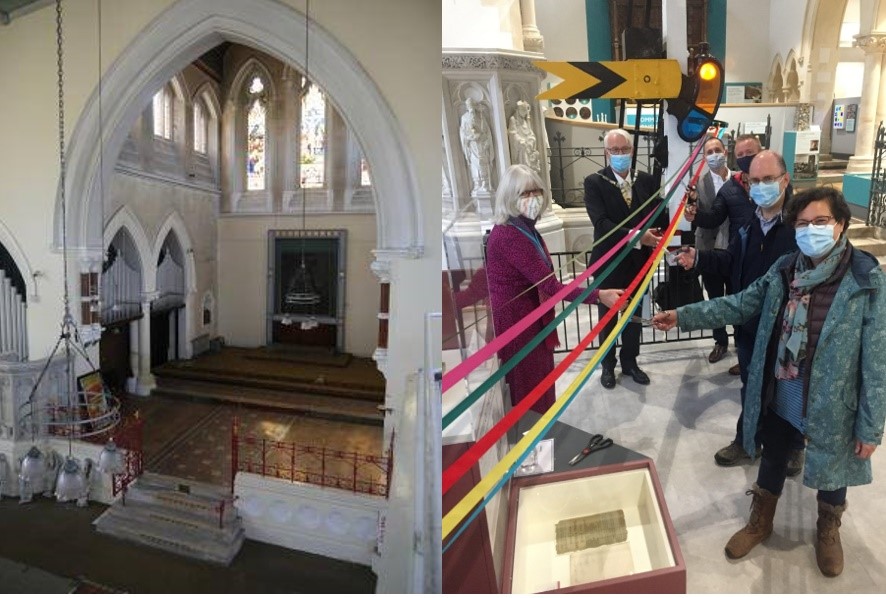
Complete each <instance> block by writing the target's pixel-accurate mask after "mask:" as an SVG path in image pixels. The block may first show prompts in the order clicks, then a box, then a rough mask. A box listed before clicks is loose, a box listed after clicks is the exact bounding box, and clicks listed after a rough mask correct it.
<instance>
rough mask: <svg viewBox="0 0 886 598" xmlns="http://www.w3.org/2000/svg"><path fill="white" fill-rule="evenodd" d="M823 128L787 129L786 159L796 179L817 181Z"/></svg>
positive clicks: (799, 180)
mask: <svg viewBox="0 0 886 598" xmlns="http://www.w3.org/2000/svg"><path fill="white" fill-rule="evenodd" d="M820 145H821V130H819V129H818V128H814V129H812V130H809V131H785V134H784V160H785V165H786V166H787V167H788V172H790V173H791V178H792V179H793V180H795V181H798V182H802V181H815V180H816V179H817V178H818V156H819V146H820Z"/></svg>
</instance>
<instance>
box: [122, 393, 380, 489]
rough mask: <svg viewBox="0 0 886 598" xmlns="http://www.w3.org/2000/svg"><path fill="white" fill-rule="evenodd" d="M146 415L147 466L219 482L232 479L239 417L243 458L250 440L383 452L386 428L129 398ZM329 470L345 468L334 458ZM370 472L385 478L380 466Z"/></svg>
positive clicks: (308, 461)
mask: <svg viewBox="0 0 886 598" xmlns="http://www.w3.org/2000/svg"><path fill="white" fill-rule="evenodd" d="M128 401H129V408H135V407H137V408H138V410H139V412H140V415H141V416H142V417H143V418H144V419H145V428H144V436H145V439H144V447H145V468H146V469H147V470H148V471H154V472H157V473H164V474H167V475H174V476H177V477H182V478H186V479H192V480H199V481H203V482H209V483H213V484H219V485H227V484H229V483H230V480H231V426H232V423H233V421H234V418H237V420H238V421H239V434H238V435H239V437H240V439H241V441H240V444H241V462H242V461H243V460H245V459H246V458H247V457H248V452H247V451H246V450H245V448H242V447H243V446H244V445H245V442H244V441H245V439H254V440H255V441H257V442H259V443H260V442H261V440H262V439H265V440H267V441H269V442H274V441H281V442H283V443H286V444H287V445H288V444H289V443H295V444H298V445H299V446H302V447H311V448H327V449H332V450H335V451H344V452H348V453H353V452H356V453H360V454H364V455H370V456H375V457H380V456H382V455H383V454H384V447H383V446H382V427H381V426H373V425H367V424H357V423H352V422H348V421H338V420H330V419H317V418H309V417H305V416H301V415H293V414H290V413H286V412H283V411H276V410H270V409H257V408H249V407H243V406H233V405H223V404H213V403H207V402H201V401H184V400H177V399H166V398H161V397H150V398H147V399H142V398H130V399H128ZM313 460H314V459H312V458H311V457H309V456H303V457H302V458H301V461H300V462H299V463H298V464H297V465H298V469H302V470H304V469H311V468H312V467H313V463H312V462H313ZM325 465H326V468H327V473H329V474H332V475H337V473H338V471H339V470H340V469H341V468H343V467H345V466H344V465H343V464H342V461H341V460H338V461H336V460H334V459H329V460H327V462H326V464H325ZM363 473H365V475H366V476H374V477H375V478H379V479H380V478H381V477H383V472H381V471H379V470H378V469H377V468H376V469H375V471H374V472H373V470H372V468H367V469H366V470H365V472H363Z"/></svg>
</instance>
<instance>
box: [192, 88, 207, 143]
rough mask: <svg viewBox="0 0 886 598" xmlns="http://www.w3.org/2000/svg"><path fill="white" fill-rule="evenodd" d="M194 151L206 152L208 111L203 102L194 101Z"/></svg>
mask: <svg viewBox="0 0 886 598" xmlns="http://www.w3.org/2000/svg"><path fill="white" fill-rule="evenodd" d="M194 151H195V152H199V153H201V154H205V153H206V113H205V112H204V111H203V104H202V103H201V102H199V101H198V102H194Z"/></svg>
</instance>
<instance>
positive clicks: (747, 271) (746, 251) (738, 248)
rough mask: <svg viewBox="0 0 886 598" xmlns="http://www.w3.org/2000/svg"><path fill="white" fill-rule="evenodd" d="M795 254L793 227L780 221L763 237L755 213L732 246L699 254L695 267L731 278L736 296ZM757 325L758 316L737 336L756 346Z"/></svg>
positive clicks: (706, 272)
mask: <svg viewBox="0 0 886 598" xmlns="http://www.w3.org/2000/svg"><path fill="white" fill-rule="evenodd" d="M724 187H725V185H724ZM730 218H731V216H730ZM794 251H797V239H796V236H795V234H794V229H793V228H791V227H789V226H787V225H785V224H784V222H783V221H782V220H779V221H778V222H776V223H775V224H774V225H773V226H772V228H770V229H769V232H768V233H766V235H765V236H764V235H763V229H762V227H761V226H760V219H759V218H757V216H756V214H754V215H753V218H752V219H751V221H750V222H748V223H746V224H744V225H743V226H742V227H741V228H739V229H738V231H737V234H735V235H733V237H732V239H731V240H730V241H729V247H727V248H726V249H711V250H709V251H699V252H698V253H697V254H696V262H695V267H696V269H697V270H698V271H699V272H701V273H702V274H708V273H710V274H719V275H721V276H725V277H727V278H729V281H730V283H731V285H732V286H731V287H730V288H731V289H732V292H733V293H737V292H739V291H743V290H745V289H746V288H748V287H749V286H751V283H753V282H754V281H756V280H757V279H758V278H760V277H761V276H763V275H764V274H766V272H767V271H769V268H770V267H772V264H774V263H775V262H777V261H778V259H779V258H780V257H781V256H783V255H785V254H788V253H792V252H794ZM758 323H759V316H757V317H754V318H753V319H751V320H749V321H747V322H745V323H744V324H742V325H741V330H737V331H738V335H739V336H740V337H748V338H749V339H750V341H751V343H753V337H754V335H755V334H756V331H757V324H758ZM736 329H738V327H736ZM745 331H747V333H746V334H745ZM749 346H753V344H751V345H749Z"/></svg>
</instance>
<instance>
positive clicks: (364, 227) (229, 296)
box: [217, 214, 416, 357]
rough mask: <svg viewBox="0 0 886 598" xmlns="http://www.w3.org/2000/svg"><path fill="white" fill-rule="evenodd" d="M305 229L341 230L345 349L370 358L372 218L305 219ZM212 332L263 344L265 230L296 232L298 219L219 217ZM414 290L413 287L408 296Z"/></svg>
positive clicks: (373, 330) (374, 290) (374, 326)
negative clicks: (343, 233)
mask: <svg viewBox="0 0 886 598" xmlns="http://www.w3.org/2000/svg"><path fill="white" fill-rule="evenodd" d="M306 223H307V228H308V229H325V228H330V229H334V228H338V229H342V228H343V229H346V230H347V231H348V236H347V242H346V243H347V246H346V251H347V260H346V271H345V351H347V352H349V353H353V354H354V355H358V356H361V357H370V356H371V355H372V352H373V351H374V350H375V347H376V342H377V340H378V309H379V298H380V294H379V282H378V279H377V278H376V277H375V275H373V274H372V271H371V270H370V268H369V266H370V264H371V263H372V260H373V257H372V253H371V251H372V249H374V248H375V246H376V238H375V216H374V215H373V214H348V215H346V214H334V215H329V216H319V215H316V216H308V217H307V219H306ZM218 225H219V243H218V256H219V257H218V278H219V294H218V303H217V305H218V314H219V317H218V323H219V328H218V333H219V334H220V335H222V336H224V337H225V342H226V343H227V344H229V345H236V346H240V347H257V346H260V345H264V344H266V343H267V342H268V339H267V330H266V325H267V324H266V320H265V312H266V310H267V296H268V295H267V286H268V285H267V280H268V279H267V273H268V231H269V230H273V229H283V230H300V229H301V228H302V223H301V216H294V215H293V216H276V217H275V216H222V217H221V219H219V221H218ZM415 290H416V289H413V292H414V291H415Z"/></svg>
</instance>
